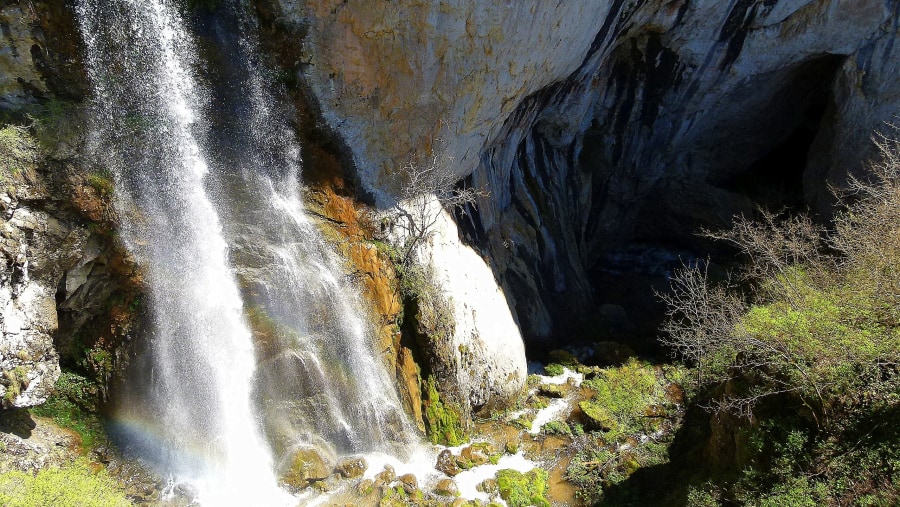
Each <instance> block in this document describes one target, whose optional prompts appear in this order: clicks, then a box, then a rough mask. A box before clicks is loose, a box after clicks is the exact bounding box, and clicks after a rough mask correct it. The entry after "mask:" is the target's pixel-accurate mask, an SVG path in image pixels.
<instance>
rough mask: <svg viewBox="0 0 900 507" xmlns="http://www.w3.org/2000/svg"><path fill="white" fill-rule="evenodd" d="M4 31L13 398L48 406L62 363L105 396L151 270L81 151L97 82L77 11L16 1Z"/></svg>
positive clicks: (1, 299) (2, 142)
mask: <svg viewBox="0 0 900 507" xmlns="http://www.w3.org/2000/svg"><path fill="white" fill-rule="evenodd" d="M0 28H2V33H3V38H2V39H0V115H2V119H3V122H2V123H3V125H2V127H0V236H2V237H0V254H2V255H0V259H2V260H0V332H2V336H0V398H2V406H3V408H9V407H27V406H33V405H37V404H40V403H43V402H44V401H45V400H46V398H47V396H48V395H49V394H50V393H51V392H52V390H53V386H54V384H55V383H56V380H57V378H58V377H59V374H60V362H61V361H62V362H63V363H66V364H67V365H68V366H70V367H77V368H79V369H80V370H82V371H84V372H86V373H88V374H90V375H92V376H93V377H94V378H95V379H96V380H97V382H98V384H99V385H100V387H101V390H104V392H102V393H100V396H105V389H103V388H105V386H106V384H107V383H109V382H110V381H111V380H112V377H113V375H114V373H115V370H116V369H117V368H122V367H124V361H123V360H124V359H125V356H126V355H127V353H126V351H125V347H121V345H122V344H123V342H124V341H127V340H128V337H129V335H130V331H131V324H132V314H133V313H134V311H133V310H134V309H135V308H136V301H137V300H136V298H137V294H138V293H139V284H140V278H139V275H138V274H137V270H136V268H135V266H134V264H133V262H132V261H130V260H129V259H128V258H127V256H126V255H125V252H124V250H123V249H122V248H121V247H120V246H119V245H118V244H117V242H116V239H115V234H114V228H115V217H114V215H113V213H112V210H111V205H110V202H109V201H110V198H111V192H112V182H111V181H110V180H109V177H108V176H107V175H104V174H103V173H102V171H99V170H97V169H95V168H92V167H90V165H89V164H88V163H87V162H86V161H85V160H84V159H82V158H81V156H82V152H83V145H84V142H85V139H84V134H85V132H84V129H83V125H84V122H85V119H84V116H83V114H82V112H83V111H82V108H81V106H80V104H79V100H80V99H81V97H82V96H83V94H84V92H85V86H86V82H85V81H84V76H83V72H82V71H81V66H80V63H79V53H78V38H77V37H78V36H77V33H76V32H75V29H74V17H73V12H72V11H71V10H69V9H68V8H67V7H65V5H63V4H61V3H58V2H7V3H5V4H4V6H3V7H2V8H0ZM129 307H130V308H129Z"/></svg>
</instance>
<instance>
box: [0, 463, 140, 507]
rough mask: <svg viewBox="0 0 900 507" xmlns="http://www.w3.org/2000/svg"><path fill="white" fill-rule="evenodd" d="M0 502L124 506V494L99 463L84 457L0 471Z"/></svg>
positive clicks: (27, 506)
mask: <svg viewBox="0 0 900 507" xmlns="http://www.w3.org/2000/svg"><path fill="white" fill-rule="evenodd" d="M0 505H4V506H6V507H128V506H130V505H132V504H131V502H130V501H128V499H127V498H126V497H125V494H124V493H123V492H122V491H121V489H120V488H119V487H118V486H117V485H116V483H115V482H114V481H113V480H112V479H111V478H110V477H109V475H108V474H107V473H106V471H105V470H103V469H102V467H100V470H99V471H95V470H94V468H93V467H92V466H91V465H90V464H89V463H88V462H87V461H86V460H77V461H75V462H74V463H72V464H71V465H69V466H65V467H52V468H47V469H44V470H40V471H38V472H37V473H36V474H34V475H32V474H30V473H26V472H21V471H19V470H13V471H9V472H4V473H2V474H0Z"/></svg>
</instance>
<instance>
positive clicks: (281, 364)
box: [78, 0, 416, 505]
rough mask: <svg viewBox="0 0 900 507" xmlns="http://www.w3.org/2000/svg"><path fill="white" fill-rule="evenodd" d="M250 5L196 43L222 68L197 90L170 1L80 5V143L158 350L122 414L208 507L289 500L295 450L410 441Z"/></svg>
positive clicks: (137, 439) (136, 437) (233, 9)
mask: <svg viewBox="0 0 900 507" xmlns="http://www.w3.org/2000/svg"><path fill="white" fill-rule="evenodd" d="M245 7H246V6H244V5H243V4H242V3H241V2H240V1H239V0H235V1H234V2H232V3H229V4H227V7H226V8H223V9H222V11H221V13H220V14H221V16H220V17H217V18H215V19H214V20H212V21H213V22H214V23H222V24H223V25H222V26H218V27H215V29H213V30H211V32H212V33H214V35H209V34H207V38H206V42H205V44H206V45H207V46H205V47H206V49H207V50H210V49H212V50H216V51H220V52H221V54H220V56H221V57H222V60H224V61H225V62H226V63H225V65H224V66H223V69H219V70H220V71H221V72H222V73H223V74H224V77H220V78H219V79H218V80H214V81H216V83H214V88H215V89H214V90H207V89H204V88H202V87H200V86H198V84H197V82H196V80H195V78H194V73H195V69H196V68H197V62H195V61H194V60H195V59H196V55H197V54H198V53H197V50H196V48H195V47H194V45H193V44H192V42H191V39H190V37H189V34H188V32H187V31H186V30H185V28H184V26H185V22H184V20H183V19H181V18H180V16H179V15H178V13H177V12H176V11H175V10H174V9H173V7H172V5H171V3H170V2H169V1H167V0H81V1H80V2H79V4H78V15H79V20H80V25H81V31H82V34H83V37H84V40H85V47H86V63H87V69H88V73H89V76H90V78H91V81H92V83H93V86H94V91H95V97H94V121H93V125H92V126H93V139H92V149H93V153H94V155H95V157H96V159H97V162H98V164H100V165H101V166H102V167H103V168H105V169H108V170H110V171H111V173H112V176H113V177H114V179H115V183H116V205H117V210H118V212H119V215H120V217H122V223H121V224H120V226H121V232H122V237H123V239H124V241H125V242H126V244H127V246H128V248H129V249H130V250H131V251H132V252H133V253H134V255H135V257H136V258H137V260H138V262H139V264H140V265H141V267H142V269H143V270H144V275H145V279H146V286H147V287H148V289H149V294H148V296H149V301H148V302H147V303H148V304H147V307H148V309H149V312H150V314H151V321H152V322H151V323H152V337H151V346H150V352H149V353H148V355H149V356H152V357H151V360H147V361H146V366H145V367H144V368H143V369H140V368H139V369H138V370H139V371H138V374H136V377H137V378H138V379H140V382H138V383H132V385H130V386H126V392H125V393H124V394H123V396H121V398H122V400H123V401H122V403H121V407H120V410H119V412H118V413H117V419H119V421H120V422H121V423H122V424H121V425H120V426H121V432H122V433H123V434H124V437H123V440H124V441H125V442H126V443H127V444H128V445H129V446H130V447H132V448H133V449H134V450H135V452H136V453H137V454H138V455H139V456H141V457H143V458H147V459H149V460H151V461H152V462H153V463H154V464H156V465H157V466H158V467H160V468H161V469H162V470H165V471H167V472H169V473H170V474H171V475H172V478H173V481H174V482H175V483H188V485H189V488H190V489H193V490H195V491H196V500H197V501H198V502H199V503H201V504H203V505H283V504H287V503H291V502H292V500H294V499H293V498H292V497H290V496H289V495H287V494H285V493H284V492H282V491H281V490H280V489H279V488H277V486H276V480H275V475H276V472H275V471H276V469H279V468H282V469H283V467H284V466H285V465H286V464H289V463H290V462H291V452H292V451H293V450H294V449H297V448H300V447H306V446H311V447H316V448H319V449H321V450H322V451H323V453H324V454H330V455H334V454H349V453H367V452H387V453H392V454H395V455H402V454H403V453H404V452H405V451H406V450H407V449H408V447H409V446H410V444H411V443H413V442H415V441H416V437H415V436H414V435H415V431H414V430H413V429H412V427H411V425H410V423H409V422H408V420H407V418H406V415H405V414H404V413H403V410H402V409H401V408H400V402H399V398H398V396H397V393H396V389H395V387H394V386H393V384H392V381H391V378H390V376H389V375H388V374H387V373H386V371H385V369H384V365H383V364H382V363H381V360H380V358H379V356H378V354H377V353H376V351H375V350H374V346H373V340H372V334H371V330H370V329H369V327H368V326H367V325H366V323H365V321H364V320H363V318H362V313H361V312H360V310H359V304H358V302H357V301H356V296H355V295H354V289H355V286H354V285H353V284H352V283H350V282H349V281H348V280H346V279H345V277H344V276H342V275H341V274H340V273H342V268H341V263H340V261H339V259H338V258H337V256H336V255H335V254H334V253H333V252H332V251H331V249H330V247H329V246H328V245H327V244H326V243H325V242H324V241H323V240H322V238H321V237H320V235H319V232H318V231H317V229H316V227H315V226H314V225H313V224H311V223H310V221H309V220H308V219H307V217H306V215H305V213H304V206H303V204H302V200H301V198H300V192H299V185H300V183H299V174H300V156H299V152H300V150H299V147H298V146H297V144H296V142H295V141H294V138H293V135H292V133H291V131H290V129H289V128H288V127H287V122H286V121H285V120H284V119H282V118H281V117H280V116H279V115H278V114H277V111H278V107H277V102H276V101H275V100H274V98H273V96H272V95H271V94H270V92H269V91H268V90H267V88H266V86H264V83H266V82H269V81H270V80H269V79H266V75H265V73H264V71H263V70H262V68H263V66H262V65H261V64H260V63H259V62H258V56H257V55H258V53H257V51H256V40H255V27H254V26H253V21H252V19H251V18H247V17H246V16H245ZM213 91H215V92H216V93H215V94H214V93H213ZM212 96H215V97H216V101H217V102H216V108H215V109H213V108H212V107H211V106H210V104H211V103H212V99H211V97H212ZM254 332H255V333H256V336H257V339H258V342H257V343H254V341H253V340H254V338H253V337H254ZM254 350H256V352H257V354H258V355H259V357H255V354H254ZM257 364H259V365H260V366H257ZM257 414H258V416H257ZM263 435H265V438H264V436H263ZM267 440H268V442H271V443H272V444H273V447H274V451H275V454H276V455H277V456H278V457H277V459H273V457H272V451H270V448H269V446H268V444H267ZM282 471H283V470H282Z"/></svg>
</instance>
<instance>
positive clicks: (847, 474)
mask: <svg viewBox="0 0 900 507" xmlns="http://www.w3.org/2000/svg"><path fill="white" fill-rule="evenodd" d="M879 145H880V147H881V150H882V157H881V159H880V160H879V161H877V162H876V163H874V164H872V165H871V168H872V172H871V177H870V179H869V180H866V181H862V180H859V179H851V181H850V184H849V189H848V191H847V192H845V193H844V194H843V195H842V196H840V197H841V198H842V201H843V203H844V204H843V208H842V210H841V211H840V212H839V213H838V214H837V217H836V218H835V227H834V228H833V230H831V231H825V230H824V229H823V228H821V227H818V226H816V225H815V224H814V223H813V222H812V220H811V219H809V218H808V217H803V216H793V217H791V216H778V215H774V214H771V213H768V212H761V219H760V220H759V221H751V220H747V219H744V218H741V219H738V220H736V222H735V226H734V228H733V229H732V230H730V231H728V232H724V233H715V234H709V235H710V236H711V237H714V238H717V239H721V240H724V241H728V242H730V243H731V244H733V245H734V246H736V247H737V248H738V249H739V250H740V251H741V252H742V253H743V255H744V256H745V257H746V259H747V261H748V262H747V265H746V266H745V267H744V268H742V270H741V273H740V274H741V281H742V287H743V288H744V289H745V290H746V293H743V294H742V293H741V292H739V291H738V290H737V287H738V286H737V284H734V283H731V282H730V280H725V281H723V282H720V283H718V284H716V283H713V282H712V281H711V280H710V277H709V276H708V273H707V271H706V270H705V269H704V268H703V267H701V266H696V265H694V266H686V267H685V268H684V269H682V270H681V271H680V272H679V273H677V274H676V275H675V276H674V278H673V280H672V291H671V292H670V293H669V294H666V295H663V296H662V298H663V300H664V301H665V302H666V303H668V305H669V320H668V322H667V324H666V325H665V331H666V332H667V333H668V334H667V337H666V338H665V339H664V342H666V343H668V344H669V345H671V346H672V348H673V349H674V350H675V352H677V353H678V354H679V355H680V356H681V357H683V358H684V359H685V360H687V361H688V362H689V363H691V364H692V365H693V366H694V368H695V373H696V375H694V377H693V380H694V382H695V386H696V387H697V392H698V393H704V394H703V396H705V397H704V398H703V399H702V400H698V401H699V402H700V403H703V404H706V405H707V406H708V407H709V408H710V409H712V410H716V411H729V412H731V413H733V414H737V415H739V416H745V417H747V418H749V419H750V420H752V421H754V423H753V424H752V425H751V429H750V438H749V441H748V449H746V456H745V457H744V458H741V459H740V460H738V461H740V462H738V463H736V464H737V465H740V466H743V467H744V469H743V470H742V471H741V476H740V479H739V480H738V481H737V483H735V484H730V485H728V484H721V485H719V487H720V489H721V491H722V493H723V495H726V496H730V497H733V498H735V499H736V500H737V501H739V502H749V503H754V504H758V505H798V506H800V505H814V504H818V503H834V504H840V505H851V504H853V505H857V504H864V503H869V504H873V505H881V504H883V505H889V504H892V503H894V502H896V501H897V500H898V499H900V491H898V483H900V466H898V465H900V459H898V458H900V435H898V432H897V431H896V430H893V429H888V428H893V427H894V426H895V422H893V421H894V420H895V418H896V416H897V415H898V407H900V368H898V365H900V292H898V291H897V290H896V288H897V287H898V286H900V143H898V142H897V141H892V140H887V139H882V140H881V141H880V142H879ZM696 494H698V495H699V494H700V493H699V492H697V493H696Z"/></svg>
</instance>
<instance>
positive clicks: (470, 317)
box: [416, 199, 527, 412]
mask: <svg viewBox="0 0 900 507" xmlns="http://www.w3.org/2000/svg"><path fill="white" fill-rule="evenodd" d="M422 205H425V206H429V207H430V208H431V211H430V213H429V215H430V216H433V217H434V225H433V227H432V231H431V234H429V235H428V236H427V237H426V238H425V240H424V242H423V243H422V244H421V245H419V246H418V249H417V252H416V254H417V256H418V262H419V263H420V264H422V265H424V266H428V269H427V272H428V273H429V274H430V275H431V279H432V283H433V284H434V286H435V288H436V291H437V292H438V294H435V297H438V298H443V299H444V300H445V301H446V304H447V306H448V307H449V308H448V313H449V314H450V316H451V318H452V321H453V322H452V326H448V327H451V328H452V329H451V330H447V332H446V333H443V334H445V335H448V336H441V333H434V334H433V336H431V337H429V342H430V343H429V344H428V345H427V347H428V348H430V349H431V355H432V356H434V357H433V359H432V361H431V362H432V365H431V367H432V369H433V371H434V372H435V373H436V374H437V375H438V380H439V381H440V384H441V386H442V389H447V388H448V387H449V386H450V385H455V387H456V389H455V390H456V391H457V392H456V393H452V394H453V396H452V397H453V398H455V399H457V400H458V401H459V402H461V403H464V404H465V405H466V406H467V407H471V408H472V409H474V411H476V412H477V411H479V410H490V409H492V408H497V407H505V406H507V405H508V404H509V403H510V402H511V401H512V400H514V399H515V398H516V396H517V395H518V394H519V393H520V392H521V390H522V388H523V387H524V386H525V377H526V376H527V365H526V361H525V347H524V345H523V343H522V336H521V334H520V333H519V328H518V326H517V324H516V322H515V320H514V318H513V316H512V313H511V312H510V310H509V306H508V304H507V301H506V298H505V297H504V295H503V291H502V289H500V288H499V287H498V286H497V283H496V281H495V280H494V275H493V273H492V272H491V269H490V268H489V267H488V265H487V264H486V263H485V261H484V260H483V259H482V258H481V257H480V256H479V255H478V253H477V252H476V251H475V250H473V249H472V248H470V247H468V246H466V245H465V244H463V243H462V242H461V241H460V240H459V236H458V233H457V230H456V226H455V224H454V222H453V220H452V218H451V217H450V214H449V213H447V212H446V211H445V210H443V209H441V205H440V203H439V202H438V201H437V199H432V200H431V201H428V202H423V203H422ZM437 320H440V317H438V318H437Z"/></svg>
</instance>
